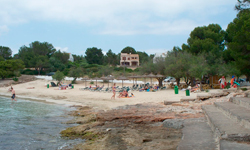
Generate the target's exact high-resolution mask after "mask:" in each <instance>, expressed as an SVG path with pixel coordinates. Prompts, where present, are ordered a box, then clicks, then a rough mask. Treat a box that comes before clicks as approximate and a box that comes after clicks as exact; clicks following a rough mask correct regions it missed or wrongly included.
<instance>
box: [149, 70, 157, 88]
mask: <svg viewBox="0 0 250 150" xmlns="http://www.w3.org/2000/svg"><path fill="white" fill-rule="evenodd" d="M147 77H148V78H150V79H151V86H152V78H155V77H156V76H155V75H154V74H153V73H150V74H149V75H147Z"/></svg>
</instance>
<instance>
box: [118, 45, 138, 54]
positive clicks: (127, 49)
mask: <svg viewBox="0 0 250 150" xmlns="http://www.w3.org/2000/svg"><path fill="white" fill-rule="evenodd" d="M121 53H128V54H129V53H131V54H137V52H136V50H135V49H134V48H133V47H130V46H127V47H125V48H124V49H122V51H121Z"/></svg>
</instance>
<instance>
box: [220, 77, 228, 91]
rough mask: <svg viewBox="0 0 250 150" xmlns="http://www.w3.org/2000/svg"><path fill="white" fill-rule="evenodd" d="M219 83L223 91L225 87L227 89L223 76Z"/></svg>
mask: <svg viewBox="0 0 250 150" xmlns="http://www.w3.org/2000/svg"><path fill="white" fill-rule="evenodd" d="M219 83H220V87H221V88H222V89H224V88H225V87H226V84H227V83H226V79H225V77H224V76H222V77H221V78H220V80H219Z"/></svg>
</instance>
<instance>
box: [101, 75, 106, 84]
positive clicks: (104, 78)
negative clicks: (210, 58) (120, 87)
mask: <svg viewBox="0 0 250 150" xmlns="http://www.w3.org/2000/svg"><path fill="white" fill-rule="evenodd" d="M101 79H102V80H103V82H102V83H103V85H104V80H107V77H104V76H103V77H101Z"/></svg>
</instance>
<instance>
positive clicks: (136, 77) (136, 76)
mask: <svg viewBox="0 0 250 150" xmlns="http://www.w3.org/2000/svg"><path fill="white" fill-rule="evenodd" d="M134 78H135V79H136V80H135V84H137V79H138V78H141V76H138V75H135V76H134Z"/></svg>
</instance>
